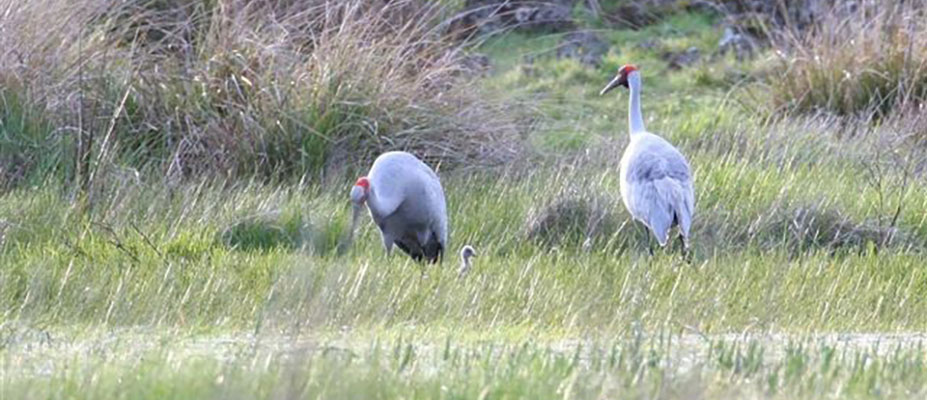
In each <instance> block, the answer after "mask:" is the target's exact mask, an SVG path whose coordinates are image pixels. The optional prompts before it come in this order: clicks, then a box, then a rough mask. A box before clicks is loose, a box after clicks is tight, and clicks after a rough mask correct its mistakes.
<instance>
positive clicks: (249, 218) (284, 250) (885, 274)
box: [0, 15, 927, 399]
mask: <svg viewBox="0 0 927 400" xmlns="http://www.w3.org/2000/svg"><path fill="white" fill-rule="evenodd" d="M713 24H714V21H712V19H711V18H709V17H705V16H700V15H680V16H675V17H672V18H670V19H668V20H666V21H664V22H662V23H660V24H657V25H653V26H650V27H648V28H646V29H643V30H641V31H615V32H603V35H604V36H605V37H607V38H608V40H609V42H610V43H611V44H612V49H611V50H610V52H609V54H608V55H607V56H606V58H605V62H604V63H603V66H602V67H601V68H598V69H595V68H589V67H584V66H581V65H579V64H577V63H576V62H574V61H571V60H556V59H555V57H554V56H553V55H552V54H547V53H546V51H548V50H550V49H552V48H553V47H554V46H556V43H557V39H558V37H557V36H556V35H553V36H544V37H536V36H526V35H521V34H506V35H504V36H501V37H499V38H496V39H493V40H491V41H490V42H488V43H486V44H485V45H484V47H483V48H482V50H484V51H485V52H486V53H487V54H489V55H490V56H491V58H492V60H493V63H494V71H493V73H492V75H491V76H489V77H487V78H486V79H484V80H483V81H482V83H483V85H484V86H485V89H486V90H487V91H488V92H490V94H491V95H492V96H498V97H507V98H509V99H510V100H512V101H521V102H524V104H526V105H530V106H531V107H534V108H535V110H536V113H535V114H536V116H537V117H538V121H537V122H538V123H537V124H536V125H533V126H532V127H533V130H532V131H531V132H530V133H529V134H528V137H527V139H528V141H529V142H531V143H532V145H531V150H532V152H533V154H531V155H529V158H530V162H528V161H526V162H522V163H514V164H511V165H508V166H505V167H501V168H496V169H491V170H475V171H474V170H466V169H457V170H441V171H440V174H441V175H442V182H443V183H444V185H445V188H446V191H447V198H448V203H449V214H450V219H451V235H450V236H451V239H450V240H451V248H450V249H449V250H450V252H449V256H448V259H447V260H445V261H444V262H443V264H442V265H438V266H430V265H429V266H422V265H419V264H416V263H413V262H411V261H410V260H408V259H407V258H406V257H404V256H402V255H401V254H394V255H393V256H392V257H387V256H386V255H385V254H384V251H383V250H382V247H381V244H380V239H379V237H378V232H377V231H376V228H375V226H373V224H372V222H370V220H369V218H368V217H366V216H365V223H364V224H363V226H362V227H361V230H360V231H359V233H358V236H357V238H356V239H355V242H354V243H353V245H352V246H351V247H349V248H347V247H344V246H342V238H343V237H344V235H345V233H346V232H345V230H346V229H347V227H348V218H349V216H350V206H349V204H348V199H347V192H348V189H349V187H350V182H353V179H351V178H352V177H349V176H339V175H337V174H335V176H334V177H329V178H327V179H326V180H325V182H324V183H320V182H317V181H313V180H307V181H304V182H300V183H295V182H289V181H283V182H264V181H257V180H255V181H247V180H245V179H234V180H222V179H219V178H203V179H201V180H189V181H185V182H181V183H176V182H166V181H165V180H164V179H163V178H160V177H157V176H153V175H147V174H143V175H142V176H141V177H139V179H133V178H131V177H128V175H127V176H126V177H123V178H119V177H120V176H121V175H118V174H111V175H107V178H106V179H105V180H102V181H101V182H102V183H100V184H98V185H97V186H95V187H94V188H93V192H92V194H91V196H90V198H92V202H87V201H84V200H83V199H82V198H81V197H80V196H75V195H74V194H73V193H72V189H71V188H70V187H69V186H66V185H65V184H64V183H62V181H63V180H62V179H59V177H58V176H57V175H55V174H54V173H51V172H49V173H48V174H49V176H48V177H44V179H45V180H44V181H42V180H38V179H37V178H36V179H35V180H34V181H35V182H45V183H41V184H36V185H33V186H19V187H18V188H16V189H12V190H10V191H7V192H4V193H3V194H2V195H0V398H7V397H9V398H165V397H166V398H207V397H214V398H230V397H231V398H238V397H241V398H253V397H265V398H266V397H273V398H276V397H282V398H293V397H304V398H555V397H556V398H670V399H673V398H692V397H704V398H911V397H915V398H916V397H922V396H923V395H924V393H925V384H927V379H925V378H927V374H925V370H924V363H925V361H927V360H925V357H924V352H923V348H922V347H921V345H920V342H919V340H920V339H919V338H920V336H917V335H916V334H915V335H912V336H910V338H911V340H908V341H904V342H903V343H901V342H897V343H896V342H891V338H892V336H887V335H888V334H890V333H911V332H922V331H924V329H925V327H927V312H924V310H925V309H927V303H925V301H927V300H925V299H927V265H925V263H924V261H923V260H924V254H925V252H927V217H925V215H927V214H925V211H924V210H927V184H925V183H924V181H923V179H919V178H917V177H916V176H914V177H912V175H911V174H913V173H914V172H912V171H916V168H915V166H916V165H917V163H918V162H920V161H921V160H922V159H921V158H918V157H920V154H922V153H918V151H919V150H918V149H917V148H916V147H910V146H908V147H898V148H894V147H888V145H886V144H885V143H893V142H891V141H888V139H891V138H893V137H894V136H893V135H896V134H897V132H896V131H895V130H894V128H893V127H892V126H890V125H888V124H886V125H882V126H878V127H874V128H872V129H868V130H860V131H854V132H851V133H847V130H846V128H845V125H841V123H840V122H841V121H840V120H838V121H836V122H835V121H834V120H830V119H826V118H816V117H803V118H796V119H792V120H789V119H784V118H782V119H778V120H777V119H767V118H766V115H758V114H757V112H756V111H755V110H754V109H751V108H750V107H749V106H745V104H749V102H746V101H742V100H743V97H742V96H744V95H745V94H744V93H743V92H742V91H741V90H740V89H738V88H739V87H740V86H739V85H741V84H743V83H744V82H747V84H749V80H750V79H753V78H751V76H752V75H751V74H755V73H757V71H758V70H761V69H762V68H763V65H764V64H763V63H764V61H763V59H762V57H761V59H758V60H756V61H751V62H745V63H739V62H736V61H734V60H732V59H730V58H718V59H712V58H709V56H707V54H710V52H711V50H712V46H714V44H715V43H716V41H717V37H718V35H719V32H717V29H715V28H714V25H713ZM651 37H656V38H659V40H660V44H659V45H658V46H657V47H656V48H652V49H645V48H641V47H638V46H637V44H639V43H641V42H642V41H644V40H646V39H648V38H651ZM689 46H696V47H699V48H700V49H702V51H703V53H704V54H706V56H705V57H704V58H703V60H702V61H700V62H699V63H697V64H695V65H694V66H692V67H690V68H688V69H683V70H681V71H670V70H668V69H667V68H666V65H665V62H664V61H662V60H661V59H660V56H659V54H660V52H661V51H663V50H664V49H669V50H682V49H686V48H688V47H689ZM525 54H530V55H533V56H535V58H534V61H533V63H532V64H530V65H528V64H526V63H525V62H524V61H523V56H524V55H525ZM626 62H634V63H637V64H638V65H640V66H641V67H642V71H643V76H644V85H645V91H644V114H645V118H647V124H648V128H649V129H650V130H652V131H654V132H656V133H660V134H662V135H663V136H665V137H666V138H667V139H669V140H670V141H672V142H673V143H676V144H678V145H679V147H680V148H681V149H682V151H683V153H684V154H686V155H687V157H688V159H689V161H690V163H691V164H692V166H693V168H694V171H695V182H696V189H697V193H696V195H697V210H698V211H697V216H696V222H695V226H694V232H693V244H694V254H693V257H692V262H691V263H687V262H685V261H684V260H683V259H682V258H681V257H680V256H679V255H678V254H675V253H672V252H667V251H658V252H657V254H656V255H654V256H650V255H648V254H647V250H646V246H647V236H646V233H645V232H642V230H641V229H640V227H638V226H636V225H635V224H634V223H633V222H632V221H631V220H630V219H629V218H628V215H627V213H626V211H625V210H624V207H623V205H622V204H621V202H620V199H619V194H618V193H619V192H618V181H617V179H618V177H617V176H618V174H617V172H618V169H617V168H618V166H617V165H618V159H619V157H620V154H621V151H622V150H623V146H624V143H625V141H626V117H625V115H626V106H627V100H626V94H625V93H623V92H617V93H619V94H618V95H609V96H605V97H599V96H598V90H599V89H600V88H601V86H602V85H604V84H605V83H606V82H607V80H608V79H609V77H610V74H612V73H613V72H614V71H615V70H616V69H617V66H619V65H621V64H623V63H626ZM5 110H6V111H5V112H6V114H4V115H5V117H4V118H6V120H14V121H19V122H17V123H16V124H12V125H10V124H5V125H3V126H0V129H6V131H4V132H13V131H15V132H19V133H18V134H21V135H30V133H29V132H31V130H34V129H37V128H35V125H30V123H29V122H27V121H26V118H25V116H28V115H29V114H28V113H27V112H26V111H24V110H22V109H20V108H15V107H8V108H6V109H5ZM9 115H12V116H13V117H15V118H10V117H9ZM6 120H5V121H6ZM860 129H861V128H860ZM860 132H864V133H865V134H859V133H860ZM9 137H11V136H9V134H7V136H5V137H0V140H8V138H9ZM19 142H22V141H19ZM2 143H5V142H0V144H2ZM14 155H15V152H13V151H8V150H7V148H6V147H3V148H0V157H13V156H14ZM3 160H5V159H3ZM117 169H118V168H117ZM117 178H118V179H117ZM566 196H573V197H570V198H573V199H579V200H578V201H580V202H583V201H588V202H589V203H588V204H583V206H585V207H587V208H589V209H590V210H592V211H593V212H592V214H594V215H601V216H603V218H607V219H608V221H607V224H604V225H603V226H608V227H610V229H608V230H604V231H602V230H599V231H596V230H591V231H590V230H588V229H587V228H588V226H586V225H584V224H586V221H583V220H581V219H580V220H579V221H573V220H569V219H566V218H565V219H564V221H565V223H563V224H561V225H557V227H558V228H557V229H563V237H561V238H558V239H559V240H556V241H554V242H545V241H543V240H534V239H532V238H529V237H528V231H529V228H530V225H531V223H532V222H534V221H535V220H534V219H533V216H536V215H538V214H540V213H543V212H545V211H550V210H549V209H547V207H548V206H549V205H551V204H558V201H559V200H562V199H563V198H565V197H566ZM591 199H597V200H596V201H592V200H591ZM896 214H897V218H895V215H896ZM555 217H556V215H555ZM552 234H554V235H556V234H557V232H553V233H552ZM464 244H472V245H473V246H475V247H476V248H477V251H478V252H479V254H480V256H479V258H477V259H476V260H475V265H474V269H473V270H472V271H471V273H470V274H469V275H468V276H466V277H463V278H461V277H458V275H457V270H456V269H457V268H456V267H457V259H456V257H457V252H458V251H459V249H460V248H461V247H462V246H463V245H464ZM854 332H855V333H866V334H867V335H866V336H862V337H867V338H874V339H872V341H865V340H863V341H861V342H853V343H842V342H840V340H839V337H841V336H840V335H843V334H848V333H854ZM835 337H836V338H838V339H834V338H835ZM880 338H883V339H884V340H886V341H888V342H889V343H891V344H892V345H891V346H888V347H889V348H888V350H886V349H885V348H884V347H880V345H878V344H873V341H875V342H878V340H879V339H880ZM860 343H862V344H860Z"/></svg>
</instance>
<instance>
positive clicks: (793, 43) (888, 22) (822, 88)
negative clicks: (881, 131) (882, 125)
mask: <svg viewBox="0 0 927 400" xmlns="http://www.w3.org/2000/svg"><path fill="white" fill-rule="evenodd" d="M925 11H927V9H925V8H924V7H923V5H922V4H921V3H919V2H899V3H896V2H887V1H870V2H861V4H860V5H859V7H857V8H855V9H852V8H847V7H840V6H839V5H835V6H834V7H833V8H832V9H831V10H830V11H829V12H827V13H823V14H822V15H821V17H820V18H819V20H818V21H816V23H815V24H814V25H812V26H810V27H808V28H806V29H804V30H798V29H789V28H783V30H782V32H780V33H779V34H777V35H776V36H777V38H776V39H775V40H774V43H775V46H776V50H777V51H776V53H777V54H778V56H779V60H780V63H779V67H778V68H777V70H776V72H774V73H772V74H770V75H769V77H768V83H769V85H770V86H771V89H772V90H771V94H772V98H773V100H774V101H773V104H775V105H776V106H777V107H779V108H781V109H788V110H795V111H803V112H805V111H811V112H816V111H824V112H828V113H834V114H838V115H854V116H864V117H867V118H868V117H870V116H875V117H877V118H878V117H883V116H885V115H887V114H889V113H891V112H892V111H893V110H895V109H902V108H910V107H920V106H921V105H922V104H923V103H924V101H925V100H927V23H925V21H927V19H925V18H924V17H925Z"/></svg>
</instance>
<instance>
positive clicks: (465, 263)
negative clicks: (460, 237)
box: [457, 244, 477, 276]
mask: <svg viewBox="0 0 927 400" xmlns="http://www.w3.org/2000/svg"><path fill="white" fill-rule="evenodd" d="M476 256H477V255H476V250H474V249H473V246H470V245H469V244H468V245H466V246H464V247H463V248H462V249H460V270H458V271H457V275H458V276H464V275H466V274H467V273H468V272H470V268H471V267H472V265H471V264H470V258H474V257H476Z"/></svg>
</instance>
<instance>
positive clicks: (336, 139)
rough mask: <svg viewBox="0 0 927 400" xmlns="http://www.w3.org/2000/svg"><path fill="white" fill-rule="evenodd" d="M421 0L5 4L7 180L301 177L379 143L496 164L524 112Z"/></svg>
mask: <svg viewBox="0 0 927 400" xmlns="http://www.w3.org/2000/svg"><path fill="white" fill-rule="evenodd" d="M449 12H450V11H448V10H447V9H446V8H445V7H443V6H442V5H441V4H440V3H436V2H428V1H424V0H398V1H391V2H370V1H363V0H348V1H335V0H288V1H251V2H247V1H234V0H229V1H205V2H188V1H179V0H176V1H174V0H163V1H151V0H133V1H125V2H116V3H114V2H111V1H106V0H36V1H29V2H21V1H18V0H0V31H2V34H0V101H2V102H0V107H2V108H0V118H3V124H2V125H0V133H2V134H0V184H3V183H4V182H3V181H5V182H7V183H10V182H14V181H17V180H22V179H23V178H24V177H29V176H33V175H40V176H41V175H43V174H45V173H49V172H52V173H54V172H61V174H60V175H62V176H69V177H77V178H78V180H79V181H81V182H83V183H84V184H87V182H88V181H89V180H92V179H93V177H94V176H95V174H96V173H97V172H99V171H102V170H103V169H104V168H105V167H106V166H108V165H125V166H131V167H132V168H137V169H142V170H146V169H147V170H151V171H156V172H158V173H163V174H167V175H168V176H189V175H202V174H217V175H230V176H235V175H252V174H258V175H262V176H274V177H277V176H301V175H304V174H310V173H320V172H321V171H323V170H326V168H328V167H344V166H346V165H352V162H355V161H360V160H365V159H369V158H370V157H371V156H372V155H374V154H376V153H378V152H381V151H384V150H387V149H405V150H409V151H413V152H416V153H418V154H420V155H422V156H424V157H430V158H434V159H436V161H438V162H443V163H464V162H466V163H468V164H474V163H475V164H492V163H499V162H504V161H506V160H508V159H509V158H511V157H513V156H514V155H515V154H516V153H517V151H518V141H519V140H518V134H517V132H516V125H515V123H514V122H513V121H514V117H513V115H512V113H511V112H510V110H509V109H508V108H507V107H506V106H504V105H503V104H501V103H499V102H496V101H493V100H492V99H487V98H485V97H484V96H483V94H482V93H481V92H480V91H479V90H478V89H477V88H476V87H475V86H474V85H470V84H469V82H470V81H469V79H470V78H469V77H468V74H467V73H466V71H465V69H464V63H462V59H463V57H465V53H466V52H465V49H464V48H462V47H461V46H460V45H459V44H457V43H455V42H451V41H449V40H446V34H445V33H446V32H445V31H446V26H445V22H444V21H446V20H447V19H448V17H449Z"/></svg>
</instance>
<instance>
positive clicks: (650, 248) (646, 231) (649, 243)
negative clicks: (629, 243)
mask: <svg viewBox="0 0 927 400" xmlns="http://www.w3.org/2000/svg"><path fill="white" fill-rule="evenodd" d="M640 226H641V227H642V228H643V230H644V235H647V252H648V253H650V256H651V257H653V255H654V252H653V233H652V232H650V228H649V227H647V225H646V224H644V223H643V222H641V223H640Z"/></svg>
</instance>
